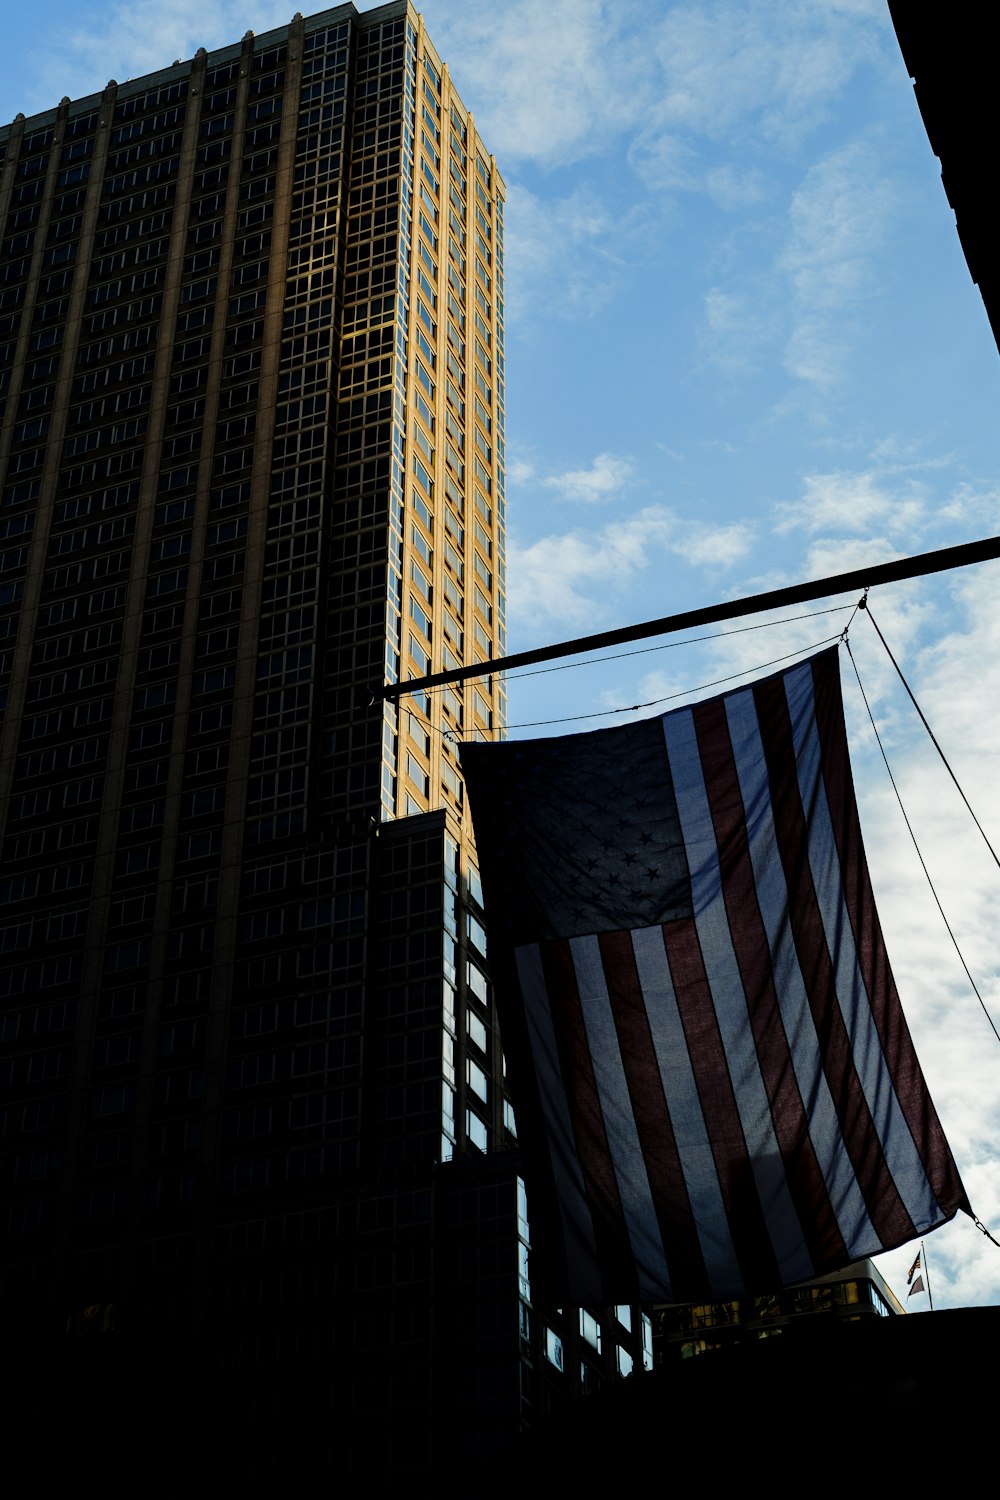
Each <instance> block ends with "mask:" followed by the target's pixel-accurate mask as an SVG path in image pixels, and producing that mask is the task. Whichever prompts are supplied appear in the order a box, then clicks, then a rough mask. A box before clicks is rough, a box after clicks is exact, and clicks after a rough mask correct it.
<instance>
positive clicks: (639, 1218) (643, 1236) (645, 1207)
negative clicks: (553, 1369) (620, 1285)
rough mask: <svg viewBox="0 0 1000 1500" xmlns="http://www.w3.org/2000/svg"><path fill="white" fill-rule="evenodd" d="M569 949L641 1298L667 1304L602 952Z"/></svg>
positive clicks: (575, 941) (586, 941)
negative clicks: (652, 1268)
mask: <svg viewBox="0 0 1000 1500" xmlns="http://www.w3.org/2000/svg"><path fill="white" fill-rule="evenodd" d="M569 946H570V952H571V953H572V955H573V968H574V970H575V972H576V984H577V990H578V991H579V995H580V1008H581V1011H582V1013H583V1024H584V1027H585V1028H586V1032H587V1042H588V1045H589V1048H590V1057H591V1062H592V1064H593V1068H594V1081H595V1083H596V1085H597V1093H598V1096H599V1098H600V1101H601V1113H602V1115H603V1116H604V1129H605V1131H606V1133H607V1137H608V1149H609V1150H610V1152H611V1160H612V1164H613V1166H614V1171H615V1177H616V1179H617V1182H618V1194H619V1197H620V1198H621V1204H622V1212H623V1214H624V1217H625V1227H626V1229H627V1230H628V1237H629V1243H630V1245H631V1247H632V1255H633V1258H634V1260H635V1265H636V1273H637V1275H638V1278H639V1298H640V1301H642V1302H654V1301H656V1300H657V1299H658V1298H659V1299H663V1298H667V1299H669V1298H670V1296H671V1292H670V1283H669V1279H668V1276H667V1270H666V1256H665V1255H664V1251H663V1240H662V1238H661V1236H660V1225H659V1221H658V1219H657V1217H656V1211H655V1209H654V1207H653V1195H652V1192H651V1191H650V1186H649V1177H648V1175H647V1173H646V1159H645V1157H644V1156H643V1153H642V1146H641V1144H640V1141H639V1133H638V1130H637V1129H636V1124H635V1115H634V1113H633V1111H632V1101H631V1099H630V1098H629V1091H628V1083H627V1081H626V1078H625V1068H624V1065H623V1063H622V1054H621V1047H620V1045H619V1042H618V1030H617V1028H616V1026H615V1018H614V1015H613V1013H612V1010H611V1000H610V998H609V996H608V986H607V980H606V979H605V976H604V965H603V962H602V960H601V950H600V946H599V944H598V941H597V938H596V937H589V936H588V937H576V938H571V939H570V945H569ZM650 1267H655V1268H656V1274H655V1278H654V1279H651V1278H650V1269H649V1268H650Z"/></svg>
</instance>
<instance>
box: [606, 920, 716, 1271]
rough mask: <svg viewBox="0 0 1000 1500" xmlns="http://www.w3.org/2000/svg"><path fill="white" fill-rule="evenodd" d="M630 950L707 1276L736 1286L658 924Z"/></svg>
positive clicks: (636, 938)
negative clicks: (667, 1103)
mask: <svg viewBox="0 0 1000 1500" xmlns="http://www.w3.org/2000/svg"><path fill="white" fill-rule="evenodd" d="M632 951H633V953H634V954H635V963H636V970H637V972H638V975H639V984H640V986H641V988H642V995H643V1000H644V1001H645V1005H646V1014H647V1015H648V1017H649V1028H650V1031H651V1032H652V1037H653V1049H654V1051H655V1053H656V1061H657V1063H658V1065H659V1069H660V1081H661V1082H662V1084H663V1094H664V1098H665V1099H667V1100H668V1101H669V1105H670V1121H671V1125H672V1126H673V1132H674V1139H675V1141H676V1144H677V1155H678V1158H679V1160H680V1165H681V1171H682V1172H683V1173H684V1180H685V1183H686V1185H687V1190H688V1198H689V1199H690V1202H691V1214H692V1217H693V1218H694V1226H695V1229H696V1230H697V1233H698V1241H699V1243H700V1245H701V1253H702V1255H703V1256H704V1259H705V1267H706V1269H707V1271H708V1276H709V1280H710V1282H711V1284H712V1286H713V1287H714V1286H720V1287H733V1286H739V1285H740V1282H741V1281H742V1279H743V1278H742V1272H741V1271H740V1266H739V1262H738V1261H737V1259H736V1251H735V1250H734V1248H733V1240H732V1235H731V1234H730V1232H729V1220H728V1218H727V1216H726V1206H725V1203H724V1201H723V1197H722V1189H721V1188H720V1187H719V1177H718V1173H717V1172H716V1169H715V1157H714V1156H713V1155H712V1146H711V1143H710V1141H709V1139H708V1131H707V1129H706V1128H705V1117H704V1115H703V1114H702V1109H701V1100H700V1098H699V1097H698V1087H697V1084H696V1083H695V1077H694V1071H693V1069H692V1067H691V1059H690V1057H689V1055H688V1048H687V1038H686V1037H685V1035H684V1028H683V1026H682V1025H681V1018H680V1013H679V1011H678V1009H677V996H676V995H675V993H674V984H673V980H672V978H671V976H670V965H669V964H668V962H667V953H666V949H665V948H664V946H663V930H662V928H660V927H643V928H640V929H639V930H638V931H636V932H633V934H632Z"/></svg>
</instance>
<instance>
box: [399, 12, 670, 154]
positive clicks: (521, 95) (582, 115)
mask: <svg viewBox="0 0 1000 1500" xmlns="http://www.w3.org/2000/svg"><path fill="white" fill-rule="evenodd" d="M422 8H423V11H424V16H425V20H426V23H427V27H428V31H429V33H430V35H431V36H432V37H433V39H434V42H435V45H436V46H438V47H439V48H440V49H441V53H442V55H443V56H444V57H445V58H446V59H447V61H448V63H449V65H450V67H451V70H452V73H453V75H454V77H455V79H456V81H457V82H458V84H459V88H460V90H461V93H462V98H463V101H464V103H465V104H466V105H467V106H468V107H469V108H470V109H472V110H473V111H474V113H475V116H476V122H477V125H478V126H479V127H480V128H481V129H482V131H483V134H484V137H485V138H486V140H487V141H488V142H489V144H490V149H491V150H493V151H495V152H496V154H497V158H498V160H500V161H502V162H504V163H512V162H533V163H537V164H539V165H541V166H543V167H546V168H553V167H556V166H560V165H565V164H568V163H571V162H574V161H578V160H580V159H582V158H583V157H587V156H592V155H594V154H595V153H597V152H598V151H600V150H601V149H602V148H603V147H604V146H605V145H606V144H607V143H608V141H609V140H610V139H612V138H613V137H614V136H616V135H618V134H619V133H620V132H621V131H623V130H626V129H628V128H630V126H631V125H632V123H633V122H634V121H635V119H636V118H637V116H638V115H639V113H640V112H641V109H642V100H643V99H644V98H645V97H646V96H647V94H648V92H649V89H650V87H651V82H652V75H651V68H650V64H649V61H648V60H647V59H648V49H647V48H646V45H645V42H646V37H645V35H644V33H645V30H646V26H645V20H646V17H645V13H644V8H643V7H640V6H638V5H637V4H635V3H634V0H546V3H545V4H544V5H539V4H537V0H508V3H506V4H505V5H503V6H496V5H468V4H464V3H463V4H461V5H453V4H445V3H441V0H437V3H435V0H427V3H425V4H424V5H423V7H422ZM637 23H638V24H637Z"/></svg>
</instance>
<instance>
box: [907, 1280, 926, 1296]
mask: <svg viewBox="0 0 1000 1500" xmlns="http://www.w3.org/2000/svg"><path fill="white" fill-rule="evenodd" d="M923 1289H924V1278H923V1277H922V1276H918V1277H917V1279H916V1281H915V1282H914V1283H913V1285H912V1286H911V1287H910V1290H909V1291H908V1292H907V1294H906V1300H907V1302H909V1300H910V1298H911V1297H913V1296H915V1295H916V1294H917V1292H922V1291H923Z"/></svg>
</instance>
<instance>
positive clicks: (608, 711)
mask: <svg viewBox="0 0 1000 1500" xmlns="http://www.w3.org/2000/svg"><path fill="white" fill-rule="evenodd" d="M841 639H842V636H841V634H839V633H838V634H837V635H828V636H826V637H824V639H823V640H821V641H816V642H815V644H814V645H812V646H800V647H799V648H798V649H797V650H796V651H789V652H787V653H786V655H784V656H776V657H774V658H773V659H772V660H771V661H766V662H763V663H762V664H761V665H760V666H759V667H742V668H741V669H740V671H739V672H730V673H729V675H728V676H727V677H716V678H714V679H713V680H712V681H711V682H703V683H701V685H700V686H699V687H695V688H680V689H679V690H678V691H677V692H676V693H668V694H667V695H666V697H664V698H651V699H650V700H649V701H648V702H647V703H629V704H626V705H625V706H624V707H622V708H602V709H599V710H597V711H596V712H595V713H589V714H570V715H569V716H568V717H567V718H564V719H532V720H530V721H528V722H527V723H524V724H508V725H507V730H508V731H510V730H511V729H541V728H544V727H545V726H547V725H549V724H577V723H579V722H580V721H581V720H583V719H607V718H610V717H611V716H612V715H613V714H632V713H637V712H638V710H639V709H641V708H657V707H658V706H659V705H660V704H661V703H671V702H672V701H673V700H674V699H675V698H690V697H691V696H692V695H693V694H695V693H703V692H705V691H706V690H707V689H708V688H713V687H718V686H719V685H720V684H721V683H723V682H734V681H735V680H736V678H737V677H748V676H753V675H755V674H757V673H759V672H766V671H767V669H768V667H776V666H778V665H779V664H780V663H781V662H783V661H791V659H792V657H794V656H808V655H809V654H810V653H811V652H813V651H818V650H819V649H820V647H822V646H829V645H832V643H833V642H834V641H839V640H841ZM421 718H423V715H421ZM424 722H425V723H428V724H429V723H430V720H429V719H425V720H424ZM432 727H433V726H432ZM441 733H442V735H443V736H444V737H445V738H447V739H451V740H460V739H461V738H462V737H461V736H460V735H459V734H458V732H457V731H456V730H454V729H445V730H442V731H441Z"/></svg>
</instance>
